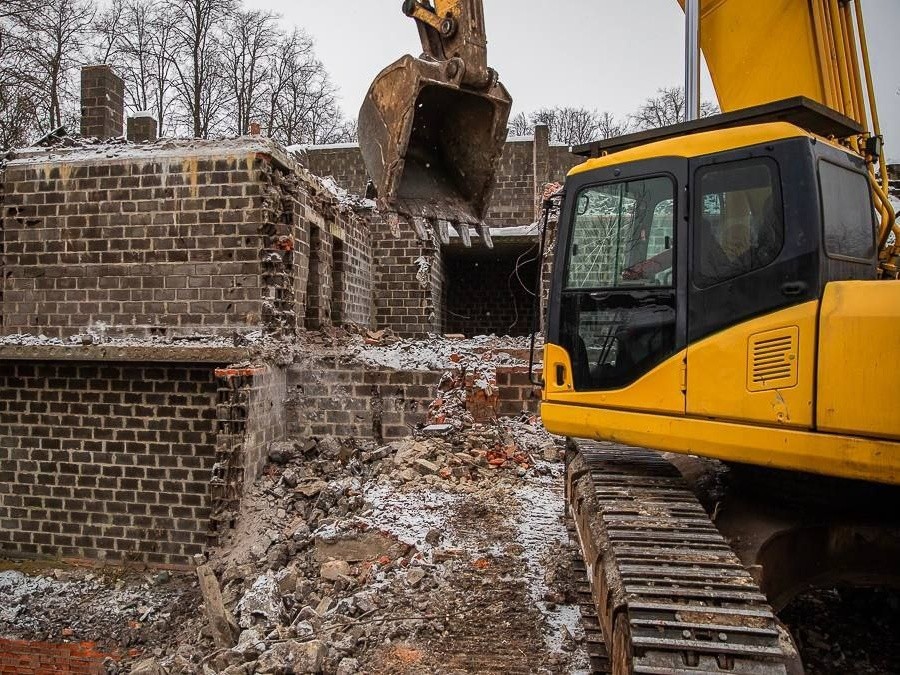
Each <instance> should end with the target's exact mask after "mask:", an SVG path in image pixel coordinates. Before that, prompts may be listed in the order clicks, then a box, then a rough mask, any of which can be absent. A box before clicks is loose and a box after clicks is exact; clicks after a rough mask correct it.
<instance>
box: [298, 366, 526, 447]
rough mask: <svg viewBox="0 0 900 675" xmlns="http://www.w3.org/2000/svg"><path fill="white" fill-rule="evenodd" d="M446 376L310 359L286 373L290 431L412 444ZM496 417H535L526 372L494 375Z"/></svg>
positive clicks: (500, 370)
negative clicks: (405, 440) (408, 440)
mask: <svg viewBox="0 0 900 675" xmlns="http://www.w3.org/2000/svg"><path fill="white" fill-rule="evenodd" d="M442 376H443V373H442V372H440V371H423V370H392V369H388V368H373V367H369V366H366V365H364V364H362V363H359V362H357V361H353V360H351V359H349V358H347V357H338V356H335V357H319V358H310V359H308V360H307V361H305V362H303V363H298V364H295V365H293V366H291V367H290V368H289V369H288V374H287V394H288V399H287V400H288V405H287V431H288V434H289V435H290V436H292V437H295V438H314V437H319V438H321V437H323V436H336V437H338V438H354V439H358V440H365V439H374V440H376V441H378V442H382V441H391V440H395V439H401V438H408V437H410V436H411V435H412V434H413V430H414V429H415V428H416V426H417V425H419V424H422V423H425V422H426V418H427V413H428V407H429V406H430V405H431V403H432V402H433V401H434V400H435V399H436V398H437V397H438V396H440V391H439V388H438V385H439V384H440V382H441V379H442ZM496 383H497V393H498V401H497V408H496V411H495V413H496V414H499V415H516V414H518V413H520V412H522V411H523V410H527V411H530V412H537V410H538V406H539V403H540V394H539V392H535V390H534V388H533V387H532V386H531V384H530V382H529V379H528V369H527V368H526V367H524V366H523V367H513V366H501V367H498V368H497V369H496Z"/></svg>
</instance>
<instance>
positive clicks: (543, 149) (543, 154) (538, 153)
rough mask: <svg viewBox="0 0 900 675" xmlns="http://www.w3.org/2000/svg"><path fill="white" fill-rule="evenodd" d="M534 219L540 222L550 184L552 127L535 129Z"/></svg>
mask: <svg viewBox="0 0 900 675" xmlns="http://www.w3.org/2000/svg"><path fill="white" fill-rule="evenodd" d="M533 166H534V219H535V220H540V217H541V210H542V207H543V202H544V186H545V185H546V184H547V183H549V182H550V127H548V126H547V125H546V124H538V125H536V126H535V127H534V165H533Z"/></svg>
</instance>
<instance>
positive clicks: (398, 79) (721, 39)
mask: <svg viewBox="0 0 900 675" xmlns="http://www.w3.org/2000/svg"><path fill="white" fill-rule="evenodd" d="M679 2H680V3H681V5H682V6H683V7H685V5H687V6H686V7H685V10H686V13H687V17H688V23H689V25H691V23H692V22H693V25H694V26H695V28H694V33H693V38H695V39H696V38H697V37H698V36H699V46H700V47H702V50H703V53H704V54H705V57H706V60H707V63H708V65H709V69H710V73H711V76H712V80H713V84H714V86H715V89H716V93H717V96H718V100H719V104H720V106H721V108H722V111H723V112H722V114H720V115H715V116H712V117H707V118H704V119H689V121H687V122H685V123H683V124H678V125H676V126H672V127H666V128H662V129H654V130H650V131H645V132H640V133H636V134H631V135H628V136H624V137H619V138H613V139H609V140H605V141H600V142H597V143H592V144H588V145H584V146H580V147H576V148H573V152H575V153H576V154H578V155H582V156H584V157H585V161H584V163H582V164H581V165H579V166H577V167H576V168H574V169H573V170H572V171H571V172H570V173H569V175H568V177H567V180H566V183H565V187H564V190H563V191H562V193H561V194H560V195H558V199H557V203H558V204H559V207H560V208H559V220H558V228H557V231H556V232H555V236H554V239H555V242H554V254H553V255H554V258H553V259H554V266H553V282H552V287H551V289H550V293H549V302H548V308H549V309H548V316H547V323H546V325H547V330H546V336H545V347H544V359H543V403H542V410H541V415H542V418H543V422H544V425H545V426H546V427H547V429H548V430H550V431H551V432H554V433H557V434H560V435H564V436H567V437H569V438H570V439H573V440H572V442H571V443H570V450H569V452H568V454H567V470H566V491H567V504H568V510H569V513H570V515H571V517H572V520H573V522H574V526H575V530H576V532H577V537H578V539H579V541H580V544H581V548H582V554H583V557H584V563H585V568H586V573H587V576H588V578H589V580H590V582H591V592H592V596H593V601H594V606H595V608H596V614H597V616H596V620H595V621H596V626H595V628H596V631H595V632H596V634H597V635H598V636H599V637H598V638H597V639H596V640H595V642H596V643H597V644H596V647H597V649H596V653H595V656H596V660H595V661H594V666H595V668H596V669H597V670H598V671H609V672H614V673H630V672H640V673H681V672H691V673H695V672H706V673H709V672H715V673H784V672H801V671H802V665H801V664H800V663H799V660H798V658H797V654H796V650H795V649H794V646H793V644H792V641H791V639H790V636H789V635H788V634H787V632H786V631H785V629H784V628H783V627H782V626H781V625H780V623H779V621H778V620H777V618H776V615H775V611H778V610H780V609H781V608H783V607H784V606H785V605H786V604H787V602H789V600H790V599H791V598H792V597H794V596H795V595H796V594H797V593H799V592H801V591H802V590H804V589H805V588H808V587H810V586H812V585H815V584H817V583H833V582H836V581H840V580H847V581H852V582H859V583H878V584H881V583H888V584H900V523H898V521H897V517H898V516H897V514H896V513H895V512H896V505H897V503H900V502H898V497H900V492H898V488H897V487H896V486H898V485H900V403H898V402H900V378H898V377H897V374H896V372H895V365H896V363H897V362H898V361H900V331H898V329H897V326H898V323H900V284H898V283H896V279H897V277H898V273H900V236H898V235H900V230H898V226H897V223H896V218H895V216H894V213H893V210H892V208H891V204H890V201H889V199H888V196H887V188H888V182H887V181H888V177H887V171H886V164H885V159H884V149H883V139H882V137H881V135H880V130H879V121H878V114H877V109H876V105H875V97H874V89H873V83H872V78H871V72H870V68H869V58H868V51H867V45H866V38H865V28H864V24H863V16H862V2H861V0H779V1H778V2H759V0H703V2H700V0H679ZM403 11H404V12H405V13H406V14H407V15H408V16H411V17H412V18H414V19H415V20H416V22H417V24H418V26H419V30H420V33H421V37H422V43H423V49H424V55H423V57H422V58H421V59H414V58H412V57H405V58H404V59H402V60H401V61H399V62H398V63H397V64H394V65H393V66H391V67H389V68H388V69H386V70H385V71H384V72H383V73H382V74H381V75H380V76H379V77H378V79H377V80H376V81H375V83H374V84H373V86H372V89H371V90H370V92H369V96H368V97H367V99H366V103H365V104H364V106H363V109H362V111H361V115H360V141H361V147H362V152H363V155H364V158H365V161H366V165H367V167H368V169H369V171H370V174H371V176H372V178H373V180H374V182H375V184H376V186H377V188H378V191H379V200H380V204H381V206H382V207H383V208H384V209H386V210H388V211H391V212H394V213H397V214H399V216H398V217H402V218H425V219H434V218H437V219H444V220H448V221H451V222H457V223H460V226H461V227H468V225H469V224H475V225H478V224H480V222H481V219H482V218H483V216H484V211H485V208H486V206H487V204H488V203H489V195H490V189H491V186H492V182H493V178H494V173H495V172H496V168H497V161H498V159H499V153H500V148H501V147H502V142H503V138H504V134H505V124H506V121H507V117H508V114H509V108H510V99H509V95H508V94H507V92H506V90H505V89H504V88H503V87H502V85H500V84H499V82H498V79H497V76H496V74H495V73H494V72H493V71H491V70H490V69H489V68H488V67H487V59H486V47H485V45H486V41H485V32H484V20H483V13H482V7H481V2H480V0H456V1H453V0H444V1H441V0H434V1H433V2H428V1H425V0H408V1H407V2H405V3H404V5H403ZM689 36H691V33H690V31H689ZM688 43H689V49H688V52H689V53H690V52H691V48H690V43H691V40H689V41H688ZM694 57H695V59H699V47H698V48H695V49H694ZM689 65H690V68H689V71H693V79H694V81H695V82H696V80H697V79H698V73H699V61H698V60H695V61H694V62H693V63H690V59H689ZM688 79H689V83H690V80H691V78H690V77H689V78H688ZM688 90H689V95H688V107H689V108H691V107H694V108H699V97H698V96H696V94H695V93H692V92H691V87H688ZM691 117H692V116H691ZM663 453H678V455H665V454H663ZM682 455H687V456H698V457H702V458H709V459H714V460H720V461H721V462H722V463H724V464H723V465H722V466H729V467H731V472H732V473H733V476H734V478H733V481H732V482H733V484H734V485H733V486H732V490H731V492H730V493H729V494H727V495H725V496H721V495H720V496H719V497H717V498H715V499H712V500H710V499H708V497H709V496H708V495H706V498H705V497H704V495H703V494H700V491H698V489H697V488H696V486H695V485H693V484H692V483H690V482H689V481H688V480H686V479H685V477H684V475H683V473H685V472H684V471H682V472H679V471H678V470H677V469H676V468H675V466H676V465H678V466H679V467H681V468H682V469H684V466H685V465H684V463H683V461H681V460H679V459H678V457H679V456H682ZM670 460H671V461H670ZM701 500H703V504H701ZM709 512H712V516H710V515H708V513H709Z"/></svg>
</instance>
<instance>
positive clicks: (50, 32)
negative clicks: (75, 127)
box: [12, 0, 95, 131]
mask: <svg viewBox="0 0 900 675" xmlns="http://www.w3.org/2000/svg"><path fill="white" fill-rule="evenodd" d="M94 14H95V7H94V5H93V3H92V2H91V0H44V2H42V3H40V4H39V5H37V6H35V7H33V8H32V9H31V10H30V11H28V12H24V13H21V14H18V15H16V16H13V17H12V21H13V22H14V26H17V27H18V28H19V29H20V30H22V31H24V33H25V34H26V36H27V39H24V40H23V41H22V49H23V55H24V59H23V67H24V68H25V70H24V71H23V72H22V78H23V81H24V82H26V83H28V84H29V85H30V87H31V88H32V89H33V91H34V93H35V95H36V96H37V97H38V98H37V101H38V108H39V110H40V113H39V117H38V128H39V129H40V130H43V131H46V130H49V129H53V128H56V127H58V126H60V125H61V124H62V123H63V118H64V116H66V117H67V118H68V119H69V120H71V119H74V118H75V117H76V116H77V112H76V111H77V104H76V100H77V94H76V93H75V87H74V78H73V77H72V74H73V70H74V67H75V66H77V65H79V64H80V63H81V62H82V61H83V60H84V52H85V48H86V45H87V42H88V40H89V37H90V28H91V25H92V23H93V20H94ZM67 121H68V120H67Z"/></svg>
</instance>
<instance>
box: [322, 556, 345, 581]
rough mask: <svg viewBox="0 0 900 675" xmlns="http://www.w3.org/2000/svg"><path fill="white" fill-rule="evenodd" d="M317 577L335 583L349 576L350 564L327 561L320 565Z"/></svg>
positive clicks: (340, 561)
mask: <svg viewBox="0 0 900 675" xmlns="http://www.w3.org/2000/svg"><path fill="white" fill-rule="evenodd" d="M319 575H320V576H321V577H322V578H323V579H328V581H337V580H338V579H340V578H341V577H349V576H350V564H349V563H348V562H347V561H346V560H329V561H328V562H324V563H322V567H321V568H320V572H319Z"/></svg>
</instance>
